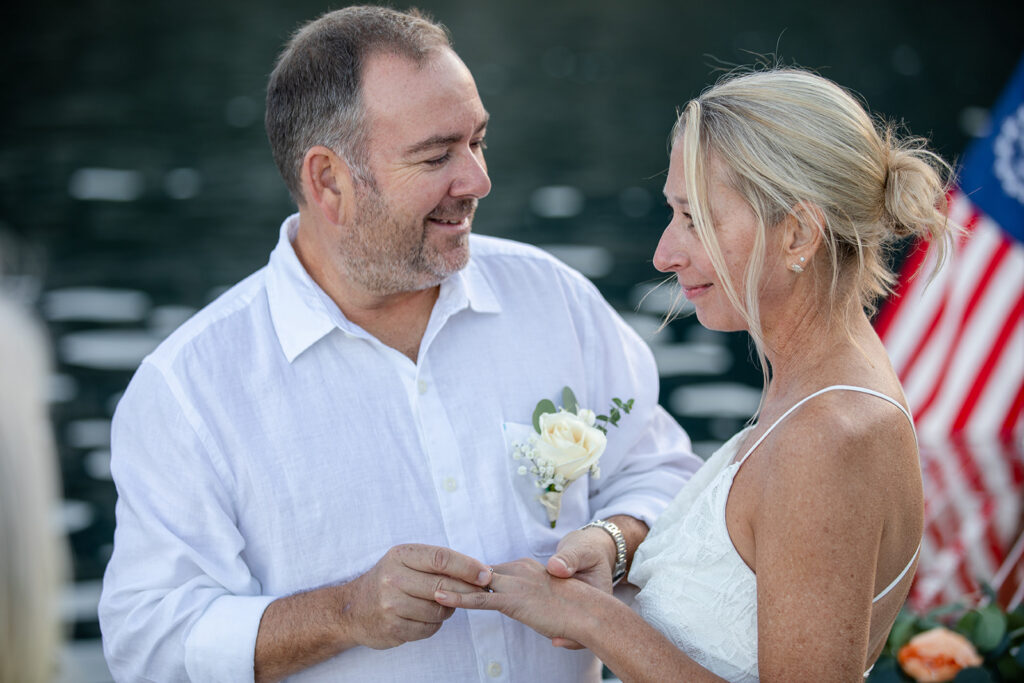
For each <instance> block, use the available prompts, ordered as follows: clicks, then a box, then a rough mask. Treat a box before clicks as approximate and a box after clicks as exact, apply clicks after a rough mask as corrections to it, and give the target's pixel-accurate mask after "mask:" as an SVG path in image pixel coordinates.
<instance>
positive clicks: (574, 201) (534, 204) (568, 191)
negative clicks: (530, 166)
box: [530, 185, 583, 218]
mask: <svg viewBox="0 0 1024 683" xmlns="http://www.w3.org/2000/svg"><path fill="white" fill-rule="evenodd" d="M530 208H531V209H532V210H533V212H534V213H535V214H537V215H538V216H540V217H541V218H572V217H573V216H578V215H579V214H580V213H582V212H583V192H581V191H580V189H579V188H576V187H572V186H571V185H548V186H546V187H538V188H537V189H536V190H534V191H533V194H531V195H530Z"/></svg>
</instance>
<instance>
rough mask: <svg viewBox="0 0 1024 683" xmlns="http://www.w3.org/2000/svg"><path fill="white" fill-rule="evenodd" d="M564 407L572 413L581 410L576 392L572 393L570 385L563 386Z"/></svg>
mask: <svg viewBox="0 0 1024 683" xmlns="http://www.w3.org/2000/svg"><path fill="white" fill-rule="evenodd" d="M562 407H563V408H565V409H566V410H568V411H569V412H570V413H575V412H577V411H578V410H579V407H580V404H579V401H577V400H576V394H574V393H572V389H570V388H569V387H562Z"/></svg>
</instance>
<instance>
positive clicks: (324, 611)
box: [253, 545, 491, 683]
mask: <svg viewBox="0 0 1024 683" xmlns="http://www.w3.org/2000/svg"><path fill="white" fill-rule="evenodd" d="M490 581H491V570H490V569H489V568H488V567H487V565H485V564H483V563H482V562H479V561H477V560H474V559H473V558H471V557H467V556H466V555H462V554H460V553H457V552H455V551H454V550H450V549H448V548H440V547H437V546H430V545H399V546H395V547H394V548H391V550H389V551H388V552H387V553H385V555H384V557H382V558H381V559H380V560H379V561H378V562H377V564H375V565H374V566H373V568H372V569H370V570H369V571H368V572H366V573H365V574H363V575H362V576H359V577H358V578H356V579H353V580H352V581H350V582H349V583H346V584H341V585H336V586H324V587H323V588H316V589H314V590H311V591H307V592H305V593H296V594H294V595H289V596H287V597H283V598H278V599H277V600H275V601H274V602H272V603H270V605H269V606H267V609H266V611H264V613H263V618H262V619H261V621H260V628H259V632H258V633H257V634H256V654H255V660H254V662H253V664H254V668H255V678H256V681H257V682H258V683H265V682H268V681H279V680H281V679H282V678H285V677H286V676H290V675H291V674H294V673H297V672H299V671H302V670H303V669H306V668H309V667H311V666H313V665H315V664H318V663H320V662H322V661H324V660H325V659H329V658H330V657H333V656H335V655H337V654H338V653H339V652H343V651H345V650H347V649H349V648H351V647H355V646H356V645H365V646H366V647H370V648H374V649H377V650H383V649H386V648H390V647H395V646H397V645H401V644H402V643H406V642H409V641H411V640H420V639H422V638H427V637H429V636H432V635H434V634H435V633H437V631H438V629H440V628H441V625H442V624H443V623H444V621H445V619H447V618H448V617H450V616H451V615H452V614H453V612H454V609H452V608H451V607H445V606H443V605H439V604H437V602H435V600H434V593H435V592H436V591H442V592H446V593H449V594H453V595H454V594H457V593H472V592H477V591H482V590H484V587H485V586H487V584H489V583H490Z"/></svg>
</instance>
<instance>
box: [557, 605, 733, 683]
mask: <svg viewBox="0 0 1024 683" xmlns="http://www.w3.org/2000/svg"><path fill="white" fill-rule="evenodd" d="M578 604H580V606H581V609H582V610H583V612H584V613H583V614H582V615H581V616H580V618H579V619H577V620H572V621H573V622H574V623H577V624H578V628H579V629H580V631H579V633H578V634H577V635H576V636H574V640H576V641H577V642H579V643H581V644H582V645H583V646H584V647H586V648H587V649H589V650H590V651H591V652H593V653H594V654H595V655H597V658H598V659H600V660H601V661H602V662H603V663H604V664H605V665H606V666H607V667H608V668H609V669H611V670H612V672H614V673H615V675H616V676H618V678H619V679H620V680H622V681H624V683H631V682H633V681H636V682H646V681H658V682H659V683H660V682H662V681H693V682H695V683H711V682H719V683H720V682H722V681H724V680H725V679H723V678H719V677H718V676H716V675H714V674H713V673H711V672H710V671H708V670H707V669H705V668H703V667H702V666H700V665H699V664H698V663H697V662H695V661H693V660H692V659H690V658H689V657H688V656H687V655H686V654H685V653H684V652H683V651H682V650H680V649H679V648H678V647H676V646H675V644H674V643H672V642H671V641H669V640H668V639H667V638H666V637H665V636H664V635H662V634H661V632H659V631H658V630H657V629H655V628H654V627H652V626H651V625H650V624H648V623H647V622H646V621H644V620H643V619H642V618H641V617H640V616H639V615H638V614H637V613H636V612H634V611H633V610H632V609H630V608H629V607H628V606H626V605H625V604H623V603H622V602H620V601H619V600H617V599H616V598H614V597H613V596H611V595H607V594H605V593H600V592H599V591H595V590H590V591H588V592H587V596H586V599H584V600H582V601H581V602H580V603H578Z"/></svg>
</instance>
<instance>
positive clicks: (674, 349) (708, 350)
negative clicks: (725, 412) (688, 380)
mask: <svg viewBox="0 0 1024 683" xmlns="http://www.w3.org/2000/svg"><path fill="white" fill-rule="evenodd" d="M651 350H652V351H654V360H655V362H656V363H657V364H658V374H659V375H660V376H662V377H672V376H674V375H719V374H721V373H723V372H726V371H727V370H728V369H729V368H730V367H732V354H731V353H729V350H728V349H727V348H725V347H724V346H720V345H718V344H702V343H697V344H694V343H683V344H659V345H657V346H653V347H651ZM729 386H740V385H729ZM758 395H760V392H758ZM729 414H730V415H731V414H732V413H729Z"/></svg>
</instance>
